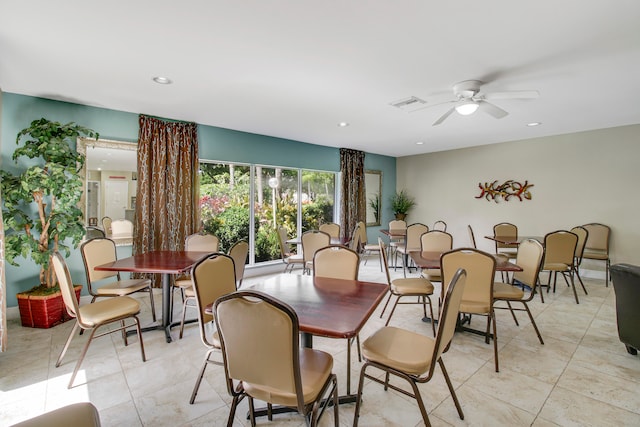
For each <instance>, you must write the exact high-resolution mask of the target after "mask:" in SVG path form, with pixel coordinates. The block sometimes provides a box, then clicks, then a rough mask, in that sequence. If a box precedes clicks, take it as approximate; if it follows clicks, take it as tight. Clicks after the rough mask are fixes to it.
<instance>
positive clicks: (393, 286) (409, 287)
mask: <svg viewBox="0 0 640 427" xmlns="http://www.w3.org/2000/svg"><path fill="white" fill-rule="evenodd" d="M378 244H379V245H380V264H382V265H384V267H383V268H384V271H385V273H386V276H387V283H388V285H389V297H388V298H387V302H386V303H385V304H384V307H383V308H382V312H381V313H380V318H382V316H383V315H384V312H385V311H386V310H387V306H388V305H389V301H390V300H391V298H392V297H394V296H395V297H396V301H395V303H394V304H393V307H392V308H391V313H389V318H388V319H387V323H385V326H387V325H389V322H390V321H391V317H392V316H393V313H394V312H395V311H396V307H397V306H398V304H422V311H423V313H424V318H425V319H426V318H427V304H429V311H430V313H431V318H430V319H431V328H432V329H433V335H435V334H436V326H435V322H434V321H433V306H432V305H431V295H433V284H432V283H431V282H430V281H429V280H427V279H425V278H424V277H410V278H404V279H394V280H391V275H390V274H389V264H388V261H387V251H386V248H385V245H384V242H383V241H382V239H381V238H380V237H378ZM402 297H413V298H415V297H418V300H417V301H416V300H414V299H412V300H410V301H407V300H406V299H405V301H403V302H400V299H401V298H402Z"/></svg>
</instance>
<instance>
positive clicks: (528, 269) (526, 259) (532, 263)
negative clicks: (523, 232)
mask: <svg viewBox="0 0 640 427" xmlns="http://www.w3.org/2000/svg"><path fill="white" fill-rule="evenodd" d="M543 255H544V248H543V246H542V244H541V243H540V242H538V241H537V240H535V239H527V240H525V241H523V242H522V243H520V245H519V246H518V254H517V255H516V264H517V265H518V266H520V267H521V268H522V271H516V272H515V273H513V280H514V282H515V281H516V280H517V281H518V282H520V283H523V284H525V285H527V286H529V287H530V288H531V289H532V292H531V293H533V289H535V285H536V282H537V281H538V274H539V273H540V268H541V267H542V257H543Z"/></svg>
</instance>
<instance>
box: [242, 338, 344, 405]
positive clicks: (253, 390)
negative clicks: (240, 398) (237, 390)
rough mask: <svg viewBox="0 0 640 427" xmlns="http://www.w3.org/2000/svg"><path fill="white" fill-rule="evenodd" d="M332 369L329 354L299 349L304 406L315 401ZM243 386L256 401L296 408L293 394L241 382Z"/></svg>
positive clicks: (295, 399)
mask: <svg viewBox="0 0 640 427" xmlns="http://www.w3.org/2000/svg"><path fill="white" fill-rule="evenodd" d="M332 369H333V358H332V357H331V355H330V354H328V353H325V352H323V351H319V350H314V349H311V348H301V349H300V376H301V379H302V390H303V396H304V403H305V404H308V403H311V402H313V401H314V400H316V397H317V396H318V394H320V392H321V391H322V387H323V386H324V385H325V383H326V382H327V379H328V378H329V376H330V375H331V370H332ZM243 386H244V389H245V391H246V392H247V394H249V395H250V396H253V397H254V398H256V399H259V400H263V401H265V402H269V403H273V404H276V405H284V406H293V407H296V406H298V401H297V398H296V394H295V392H293V393H291V392H289V391H282V390H277V389H274V388H273V387H269V386H263V385H258V384H253V383H247V382H243Z"/></svg>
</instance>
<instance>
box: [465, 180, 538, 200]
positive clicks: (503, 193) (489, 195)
mask: <svg viewBox="0 0 640 427" xmlns="http://www.w3.org/2000/svg"><path fill="white" fill-rule="evenodd" d="M478 187H480V195H479V196H476V199H481V198H483V197H484V198H485V199H487V201H491V200H493V201H494V202H496V203H498V202H499V201H500V199H503V200H504V201H505V202H508V201H509V199H510V198H512V197H516V198H517V199H518V200H520V201H522V199H523V198H524V199H527V200H531V192H530V191H529V189H530V188H531V187H533V184H529V181H528V180H527V181H525V182H524V184H523V183H520V182H518V181H514V180H512V179H510V180H508V181H505V182H504V183H502V184H498V180H495V181H493V182H492V183H488V182H485V183H484V185H482V183H481V182H479V183H478Z"/></svg>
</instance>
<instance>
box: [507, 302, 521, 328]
mask: <svg viewBox="0 0 640 427" xmlns="http://www.w3.org/2000/svg"><path fill="white" fill-rule="evenodd" d="M505 302H506V303H507V306H508V307H509V311H510V312H511V315H512V316H513V320H514V321H515V322H516V326H520V323H518V318H517V317H516V313H515V312H514V311H513V307H511V302H510V301H505Z"/></svg>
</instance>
